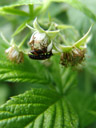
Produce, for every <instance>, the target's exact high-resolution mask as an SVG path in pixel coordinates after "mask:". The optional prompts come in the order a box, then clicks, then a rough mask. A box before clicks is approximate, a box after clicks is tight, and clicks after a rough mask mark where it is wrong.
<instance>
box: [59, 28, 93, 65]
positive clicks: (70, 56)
mask: <svg viewBox="0 0 96 128" xmlns="http://www.w3.org/2000/svg"><path fill="white" fill-rule="evenodd" d="M91 28H92V27H90V28H89V30H88V32H87V33H86V34H85V35H84V36H83V37H82V38H81V39H80V40H78V41H77V42H75V43H74V44H73V45H72V46H64V45H59V48H60V49H59V51H60V52H61V58H60V63H61V64H62V65H63V66H65V67H68V66H77V65H79V64H81V63H82V62H84V60H85V54H86V48H87V43H88V42H89V41H90V39H91V36H89V33H90V31H91Z"/></svg>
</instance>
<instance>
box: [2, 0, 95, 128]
mask: <svg viewBox="0 0 96 128" xmlns="http://www.w3.org/2000/svg"><path fill="white" fill-rule="evenodd" d="M81 1H82V2H81ZM88 2H89V3H90V0H85V1H83V0H80V1H78V0H27V1H26V0H15V1H12V0H8V1H5V0H3V1H0V15H1V16H2V17H0V32H1V31H3V33H4V35H5V36H6V37H8V39H10V38H11V37H10V35H12V37H14V38H15V39H16V44H19V42H21V40H22V39H24V40H25V39H26V37H28V34H30V32H29V30H27V28H26V24H31V25H32V24H33V20H34V18H35V17H38V19H39V23H40V26H42V27H43V28H44V30H46V29H48V27H49V25H50V23H51V22H52V23H53V22H54V21H56V23H58V26H57V28H58V29H62V32H61V33H62V34H63V35H64V38H63V37H61V36H60V37H59V38H58V40H56V41H57V42H58V44H59V41H60V40H61V39H63V41H64V42H65V44H67V45H73V43H74V42H77V43H78V41H77V40H78V39H80V37H83V35H84V33H86V31H87V30H88V28H89V27H90V26H91V25H92V22H93V21H94V22H96V15H95V13H96V9H95V8H93V6H94V5H95V4H96V2H95V1H94V0H92V3H93V4H89V5H88ZM69 5H71V6H72V7H73V8H72V7H71V6H69ZM76 9H77V10H76ZM78 10H79V11H78ZM48 15H49V19H48ZM91 19H92V20H93V21H91ZM48 21H49V22H48ZM65 23H67V24H65ZM91 33H92V39H91V43H89V44H88V49H87V55H86V61H85V64H84V65H82V67H79V68H80V70H78V68H77V69H75V68H74V69H72V68H71V67H69V68H65V67H63V66H61V65H60V56H59V55H55V56H52V57H51V58H50V59H49V60H46V61H36V60H31V59H29V57H28V55H27V54H25V55H24V62H23V63H21V64H16V63H13V62H10V61H9V60H8V57H7V54H5V50H6V49H7V48H8V45H7V44H6V43H5V42H4V41H3V40H1V38H0V81H2V82H6V83H4V84H2V83H0V104H3V103H4V102H5V101H6V100H7V99H9V97H10V96H14V95H17V94H20V95H17V96H14V97H12V98H11V99H10V100H8V101H7V102H6V103H5V104H3V105H1V106H0V128H3V127H4V128H15V127H16V128H23V127H25V128H33V127H34V128H42V127H44V128H53V127H54V128H79V127H80V128H89V127H91V128H95V127H96V79H95V78H96V48H95V45H96V36H95V34H96V25H94V26H93V29H92V31H91ZM49 34H50V33H49ZM51 34H52V33H51ZM88 34H89V33H88ZM30 36H31V35H30ZM21 38H22V39H21ZM29 38H30V37H28V40H29ZM56 39H57V38H56ZM28 40H27V41H25V45H24V47H22V48H21V49H23V48H28V46H27V45H26V44H27V42H28ZM84 41H85V40H83V43H84ZM79 43H82V42H80V40H79ZM84 44H85V43H84ZM63 48H65V47H63ZM68 48H69V49H70V47H68ZM28 50H29V49H28ZM9 88H10V90H9ZM34 88H35V89H34ZM41 88H42V89H41ZM26 90H29V91H27V92H25V91H26ZM23 92H24V93H23ZM21 93H23V94H21Z"/></svg>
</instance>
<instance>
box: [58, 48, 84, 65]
mask: <svg viewBox="0 0 96 128" xmlns="http://www.w3.org/2000/svg"><path fill="white" fill-rule="evenodd" d="M85 52H86V49H82V50H81V49H78V48H73V49H72V51H70V52H64V53H62V54H61V60H60V61H61V62H60V63H61V64H62V65H64V66H65V67H68V66H77V65H78V64H81V63H82V62H83V61H84V59H85Z"/></svg>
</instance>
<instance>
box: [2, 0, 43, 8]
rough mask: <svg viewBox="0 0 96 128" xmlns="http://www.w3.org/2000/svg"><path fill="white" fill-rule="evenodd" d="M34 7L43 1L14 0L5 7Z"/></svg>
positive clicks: (5, 4)
mask: <svg viewBox="0 0 96 128" xmlns="http://www.w3.org/2000/svg"><path fill="white" fill-rule="evenodd" d="M30 4H31V5H32V4H42V1H40V0H14V1H10V2H9V3H7V2H6V3H4V6H3V7H15V6H21V5H30Z"/></svg>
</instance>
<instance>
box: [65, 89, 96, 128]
mask: <svg viewBox="0 0 96 128" xmlns="http://www.w3.org/2000/svg"><path fill="white" fill-rule="evenodd" d="M68 97H69V98H68ZM68 97H67V98H68V99H69V100H70V102H71V103H72V105H73V106H74V108H75V110H76V112H78V116H79V120H80V128H87V127H88V126H90V125H91V124H92V123H94V122H95V121H96V116H95V115H93V114H92V112H93V111H96V98H95V96H94V94H88V93H85V91H80V90H79V89H78V88H77V89H74V90H73V91H71V93H70V94H69V95H68ZM78 99H79V100H78Z"/></svg>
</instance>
